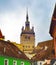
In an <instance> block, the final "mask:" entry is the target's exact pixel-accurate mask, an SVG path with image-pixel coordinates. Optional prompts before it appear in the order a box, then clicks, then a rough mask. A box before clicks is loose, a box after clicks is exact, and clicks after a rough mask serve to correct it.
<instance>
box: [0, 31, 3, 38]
mask: <svg viewBox="0 0 56 65" xmlns="http://www.w3.org/2000/svg"><path fill="white" fill-rule="evenodd" d="M0 38H4V36H3V35H2V32H1V30H0Z"/></svg>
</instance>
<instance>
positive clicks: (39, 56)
mask: <svg viewBox="0 0 56 65" xmlns="http://www.w3.org/2000/svg"><path fill="white" fill-rule="evenodd" d="M38 45H39V46H40V47H43V48H42V49H39V52H36V55H35V56H34V57H33V58H32V60H33V61H35V60H38V61H39V60H45V59H53V58H54V55H55V53H54V47H53V40H48V41H45V42H41V43H39V44H38ZM45 46H47V49H45V48H44V47H45ZM37 51H38V50H37Z"/></svg>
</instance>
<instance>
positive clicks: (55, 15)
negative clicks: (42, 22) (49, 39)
mask: <svg viewBox="0 0 56 65" xmlns="http://www.w3.org/2000/svg"><path fill="white" fill-rule="evenodd" d="M55 26H56V4H55V8H54V12H53V16H52V19H51V25H50V31H49V33H50V35H51V36H53V35H52V34H53V31H54V27H55Z"/></svg>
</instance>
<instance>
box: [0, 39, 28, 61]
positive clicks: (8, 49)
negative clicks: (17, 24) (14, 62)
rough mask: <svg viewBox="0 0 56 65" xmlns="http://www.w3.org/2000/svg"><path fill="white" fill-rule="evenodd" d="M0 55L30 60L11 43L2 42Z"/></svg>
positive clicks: (0, 42) (0, 41)
mask: <svg viewBox="0 0 56 65" xmlns="http://www.w3.org/2000/svg"><path fill="white" fill-rule="evenodd" d="M0 55H3V56H9V57H14V58H19V59H25V60H28V58H27V57H26V55H25V54H24V53H23V52H22V51H20V50H19V49H18V48H17V47H16V46H15V45H14V44H12V43H11V42H9V41H3V40H0Z"/></svg>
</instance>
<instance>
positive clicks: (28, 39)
mask: <svg viewBox="0 0 56 65" xmlns="http://www.w3.org/2000/svg"><path fill="white" fill-rule="evenodd" d="M28 19H29V18H28V12H27V15H26V22H25V29H24V26H23V27H22V32H21V34H20V43H21V44H22V45H23V51H24V52H25V53H32V52H33V50H34V47H35V32H34V27H32V29H30V22H29V20H28Z"/></svg>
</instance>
